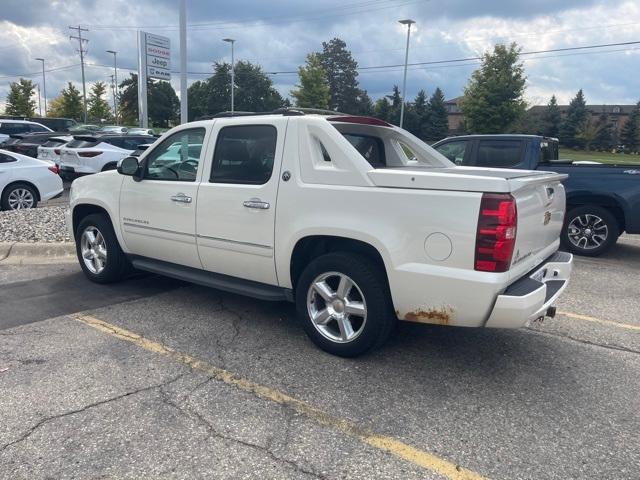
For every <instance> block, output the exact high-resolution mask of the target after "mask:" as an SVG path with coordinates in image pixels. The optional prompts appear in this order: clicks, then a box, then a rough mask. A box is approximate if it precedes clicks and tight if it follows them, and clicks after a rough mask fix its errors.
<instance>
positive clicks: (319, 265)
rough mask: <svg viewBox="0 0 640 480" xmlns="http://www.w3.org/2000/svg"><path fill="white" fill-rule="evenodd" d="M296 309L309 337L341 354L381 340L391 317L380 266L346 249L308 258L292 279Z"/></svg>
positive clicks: (350, 354)
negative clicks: (308, 260) (304, 265)
mask: <svg viewBox="0 0 640 480" xmlns="http://www.w3.org/2000/svg"><path fill="white" fill-rule="evenodd" d="M296 309H297V311H298V316H299V317H300V319H301V320H302V322H303V327H304V329H305V331H306V333H307V335H309V337H310V338H311V340H312V341H313V342H314V343H315V344H316V345H317V346H318V347H320V348H321V349H322V350H324V351H326V352H329V353H331V354H333V355H338V356H341V357H355V356H358V355H361V354H363V353H365V352H367V351H368V350H371V349H373V348H376V347H379V346H381V345H382V344H383V343H384V342H385V341H386V340H387V338H388V337H389V335H390V333H391V331H392V330H393V327H394V326H395V324H396V321H397V319H396V317H395V316H394V314H393V309H392V303H391V295H390V294H389V288H388V286H387V280H386V278H385V275H384V271H381V269H380V268H379V267H378V266H377V265H375V264H373V262H372V261H371V260H370V259H368V258H367V257H365V256H361V255H357V254H351V253H346V252H336V253H329V254H326V255H322V256H320V257H318V258H316V259H314V260H313V261H312V262H311V263H309V265H308V266H307V267H306V268H305V269H304V271H303V272H302V274H301V275H300V278H299V280H298V282H297V285H296Z"/></svg>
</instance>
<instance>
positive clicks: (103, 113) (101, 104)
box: [87, 82, 112, 123]
mask: <svg viewBox="0 0 640 480" xmlns="http://www.w3.org/2000/svg"><path fill="white" fill-rule="evenodd" d="M106 93H107V85H106V84H105V83H104V82H96V83H94V84H93V86H92V87H91V92H90V93H89V100H88V101H87V107H88V111H87V114H88V116H89V118H90V119H91V120H93V121H97V122H98V123H99V122H101V121H103V120H108V119H111V117H112V114H111V108H110V107H109V103H108V102H107V100H106V98H105V95H106Z"/></svg>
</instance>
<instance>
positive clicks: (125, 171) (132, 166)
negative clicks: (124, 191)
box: [118, 157, 140, 180]
mask: <svg viewBox="0 0 640 480" xmlns="http://www.w3.org/2000/svg"><path fill="white" fill-rule="evenodd" d="M139 170H140V164H139V163H138V159H137V158H136V157H126V158H125V159H123V160H122V161H121V162H120V164H119V165H118V173H119V174H120V175H128V176H130V177H136V174H137V173H138V171H139ZM134 180H136V178H134Z"/></svg>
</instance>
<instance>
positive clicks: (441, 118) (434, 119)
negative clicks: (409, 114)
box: [425, 87, 449, 140]
mask: <svg viewBox="0 0 640 480" xmlns="http://www.w3.org/2000/svg"><path fill="white" fill-rule="evenodd" d="M448 133H449V116H448V115H447V107H446V106H445V104H444V93H443V92H442V90H440V87H438V88H436V90H435V91H434V92H433V95H431V98H430V99H429V122H428V123H427V130H426V131H425V137H426V138H427V139H428V140H440V139H441V138H444V137H446V136H447V134H448Z"/></svg>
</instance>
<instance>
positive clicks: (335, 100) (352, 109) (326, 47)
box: [318, 38, 362, 113]
mask: <svg viewBox="0 0 640 480" xmlns="http://www.w3.org/2000/svg"><path fill="white" fill-rule="evenodd" d="M318 55H319V58H320V63H321V64H322V67H323V68H324V71H325V72H326V75H327V80H328V82H329V91H330V92H331V100H330V101H329V108H330V109H332V110H336V111H339V112H344V113H357V112H359V111H360V110H361V108H362V107H361V105H359V103H360V102H359V101H358V98H359V97H361V95H362V91H361V90H360V88H358V71H357V70H356V69H357V68H358V63H357V62H356V61H355V60H354V59H353V57H352V56H351V52H350V51H349V50H347V44H346V43H345V42H344V41H343V40H340V39H339V38H334V39H332V40H330V41H329V42H322V52H321V53H319V54H318Z"/></svg>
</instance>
